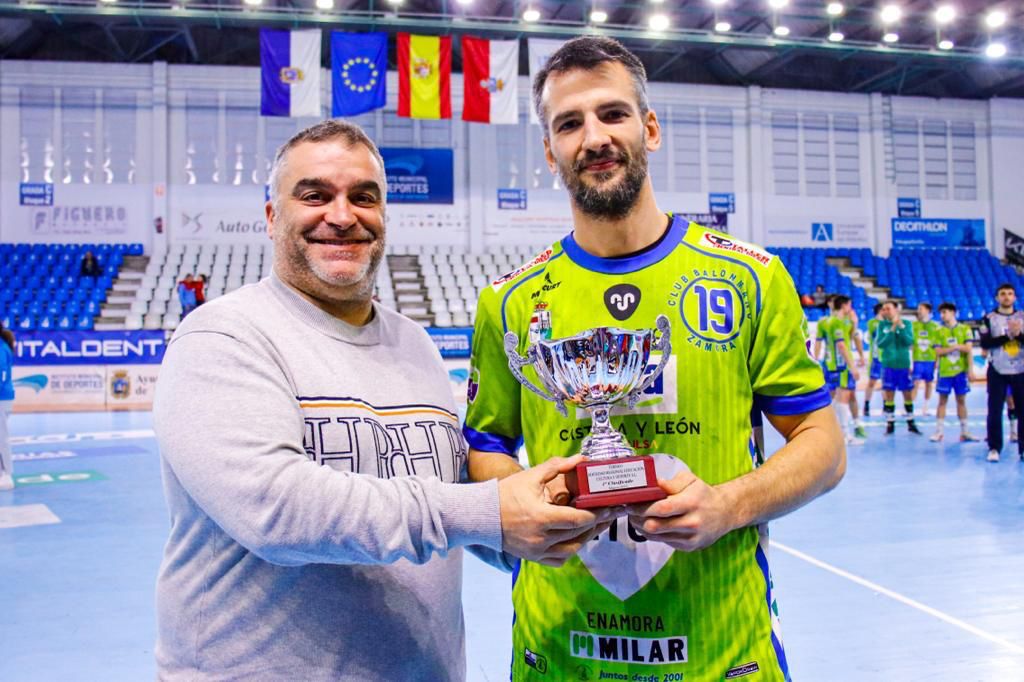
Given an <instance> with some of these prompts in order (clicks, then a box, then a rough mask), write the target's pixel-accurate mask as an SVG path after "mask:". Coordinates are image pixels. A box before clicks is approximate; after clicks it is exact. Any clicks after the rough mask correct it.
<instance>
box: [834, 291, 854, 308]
mask: <svg viewBox="0 0 1024 682" xmlns="http://www.w3.org/2000/svg"><path fill="white" fill-rule="evenodd" d="M849 302H850V297H849V296H844V295H843V294H836V295H835V296H833V297H832V310H841V309H842V307H843V306H844V305H846V304H847V303H849Z"/></svg>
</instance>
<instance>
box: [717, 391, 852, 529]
mask: <svg viewBox="0 0 1024 682" xmlns="http://www.w3.org/2000/svg"><path fill="white" fill-rule="evenodd" d="M768 418H769V420H770V421H771V422H772V424H773V425H775V426H776V428H779V429H780V430H781V431H782V432H783V433H785V432H786V431H790V433H789V437H788V440H789V442H788V443H787V444H786V445H785V446H784V447H783V448H782V449H781V450H779V451H778V452H776V453H775V454H774V455H772V456H771V457H769V458H768V460H767V461H766V462H765V463H764V464H763V465H762V466H760V467H758V468H757V469H756V470H754V471H752V472H750V473H749V474H745V475H743V476H740V477H739V478H736V479H733V480H731V481H728V482H727V483H723V484H721V485H719V486H717V487H718V488H719V489H720V490H721V491H722V492H723V493H725V494H727V495H728V496H729V497H730V498H731V499H732V502H733V503H732V508H733V509H734V518H733V524H732V525H733V527H734V528H744V527H746V526H752V525H755V524H758V523H765V522H767V521H770V520H772V519H774V518H778V517H779V516H783V515H785V514H788V513H789V512H791V511H793V510H794V509H797V508H799V507H802V506H803V505H805V504H807V503H808V502H810V501H811V500H813V499H814V498H815V497H818V496H819V495H821V494H823V493H826V492H828V491H829V490H831V489H832V488H834V487H835V486H836V484H838V483H839V481H840V480H841V479H842V477H843V474H844V473H845V472H846V450H845V448H844V446H843V439H842V433H841V432H840V430H839V423H838V422H837V421H836V416H835V412H834V411H833V410H832V408H831V407H827V408H823V409H820V410H818V411H816V412H813V413H811V414H810V415H807V416H806V417H805V418H804V419H803V421H802V422H800V423H798V424H797V425H796V426H795V427H794V428H792V429H788V428H787V426H789V424H790V423H792V421H791V420H793V418H792V417H777V416H773V415H768ZM780 427H781V428H780Z"/></svg>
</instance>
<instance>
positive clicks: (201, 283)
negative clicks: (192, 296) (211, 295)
mask: <svg viewBox="0 0 1024 682" xmlns="http://www.w3.org/2000/svg"><path fill="white" fill-rule="evenodd" d="M192 291H194V292H196V307H197V308H198V307H199V306H201V305H202V304H204V303H206V275H196V276H195V279H193V280H192Z"/></svg>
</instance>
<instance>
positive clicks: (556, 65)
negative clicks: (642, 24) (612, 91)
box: [533, 36, 651, 137]
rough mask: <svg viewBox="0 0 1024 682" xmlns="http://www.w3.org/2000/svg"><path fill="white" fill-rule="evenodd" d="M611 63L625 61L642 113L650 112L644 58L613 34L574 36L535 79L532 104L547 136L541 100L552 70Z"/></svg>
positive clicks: (624, 64)
mask: <svg viewBox="0 0 1024 682" xmlns="http://www.w3.org/2000/svg"><path fill="white" fill-rule="evenodd" d="M611 63H619V64H622V65H623V66H624V67H626V70H627V71H629V76H630V78H631V79H632V80H633V92H634V94H635V95H636V103H637V106H638V107H639V108H640V115H641V116H646V115H647V112H648V111H650V109H651V105H650V102H649V101H648V99H647V70H646V69H644V65H643V62H641V61H640V59H639V58H638V57H637V56H636V55H635V54H633V53H632V52H630V51H629V50H627V49H626V47H625V46H624V45H623V44H622V43H620V42H619V41H617V40H615V39H614V38H606V37H603V36H581V37H579V38H573V39H572V40H570V41H568V42H567V43H565V44H564V45H562V46H561V47H560V48H558V50H556V51H555V53H554V54H553V55H551V57H550V58H549V59H548V61H547V63H546V64H545V65H544V68H543V69H541V70H540V71H539V72H538V73H537V75H536V76H535V77H534V79H533V108H534V109H535V110H536V111H537V118H538V119H539V120H540V125H541V128H543V130H544V137H548V136H549V135H550V134H551V131H550V130H548V121H547V113H548V112H547V110H546V109H545V107H544V102H543V101H542V99H543V95H544V85H545V84H546V83H547V81H548V78H549V77H550V76H552V75H553V74H560V73H566V72H568V71H574V70H576V69H581V70H583V71H590V70H592V69H596V68H597V67H599V66H601V65H602V64H611Z"/></svg>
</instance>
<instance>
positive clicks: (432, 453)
mask: <svg viewBox="0 0 1024 682" xmlns="http://www.w3.org/2000/svg"><path fill="white" fill-rule="evenodd" d="M298 401H299V405H300V406H301V407H302V408H303V410H304V411H305V413H306V415H305V418H304V422H305V433H304V434H303V447H305V450H306V454H307V455H308V456H309V458H310V459H312V460H313V461H315V462H319V463H320V464H324V465H326V466H329V467H331V468H332V469H336V470H338V471H351V472H357V473H362V474H371V475H376V476H378V477H379V478H393V477H396V476H422V477H430V476H436V477H437V478H440V479H441V480H444V481H455V480H458V478H459V472H460V471H461V470H462V465H463V463H464V462H465V459H466V446H465V443H464V441H463V439H462V432H461V431H460V430H459V422H458V415H456V414H455V413H454V412H451V411H449V410H447V409H445V408H443V407H439V406H437V405H429V404H416V405H373V404H371V403H368V402H366V401H365V400H362V399H359V398H352V397H330V396H316V397H303V396H299V397H298Z"/></svg>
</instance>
